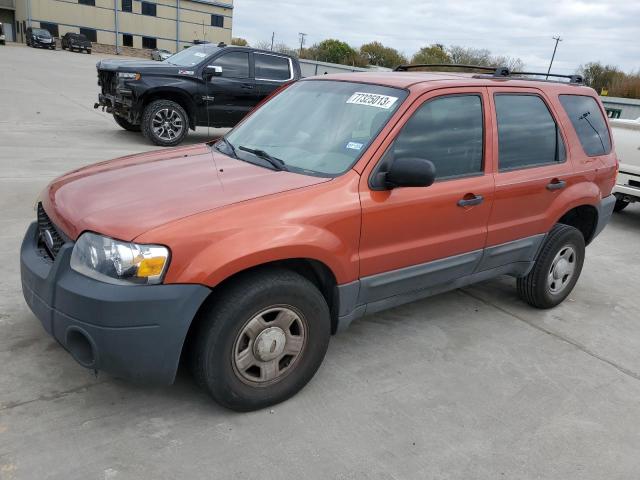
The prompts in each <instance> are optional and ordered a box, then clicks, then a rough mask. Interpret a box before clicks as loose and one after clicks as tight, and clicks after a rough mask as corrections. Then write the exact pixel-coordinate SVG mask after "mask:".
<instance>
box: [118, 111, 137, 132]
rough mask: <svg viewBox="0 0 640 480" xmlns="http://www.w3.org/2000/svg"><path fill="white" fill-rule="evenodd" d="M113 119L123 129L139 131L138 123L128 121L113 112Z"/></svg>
mask: <svg viewBox="0 0 640 480" xmlns="http://www.w3.org/2000/svg"><path fill="white" fill-rule="evenodd" d="M113 119H114V120H115V121H116V123H117V124H118V125H120V126H121V127H122V128H124V129H125V130H128V131H130V132H139V131H140V125H135V124H133V123H131V122H129V121H128V120H127V119H125V118H123V117H121V116H120V115H116V114H115V113H114V114H113Z"/></svg>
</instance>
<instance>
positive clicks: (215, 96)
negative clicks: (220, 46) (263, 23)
mask: <svg viewBox="0 0 640 480" xmlns="http://www.w3.org/2000/svg"><path fill="white" fill-rule="evenodd" d="M250 60H251V56H250V54H249V52H243V51H238V52H228V53H224V54H222V55H221V56H219V57H217V58H215V59H214V60H212V61H211V63H210V65H215V66H218V67H221V68H222V75H220V76H209V77H208V78H207V79H206V80H207V81H206V95H205V96H204V103H205V109H206V111H205V116H206V121H207V124H208V125H209V126H210V127H233V126H234V125H235V124H236V123H238V122H239V121H240V120H242V118H243V117H244V116H245V115H246V114H247V113H249V111H250V110H251V109H252V108H253V107H254V106H255V105H256V104H257V103H258V102H259V101H260V94H259V92H258V89H257V88H256V84H255V79H254V78H253V69H252V68H251V62H250ZM205 72H206V70H205Z"/></svg>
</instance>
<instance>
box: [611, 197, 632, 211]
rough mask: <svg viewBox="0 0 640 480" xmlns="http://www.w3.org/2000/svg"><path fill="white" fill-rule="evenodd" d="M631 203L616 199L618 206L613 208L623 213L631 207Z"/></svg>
mask: <svg viewBox="0 0 640 480" xmlns="http://www.w3.org/2000/svg"><path fill="white" fill-rule="evenodd" d="M629 203H630V202H627V201H626V200H622V199H621V198H616V204H615V205H614V207H613V211H614V212H621V211H622V210H624V209H625V208H627V207H628V206H629Z"/></svg>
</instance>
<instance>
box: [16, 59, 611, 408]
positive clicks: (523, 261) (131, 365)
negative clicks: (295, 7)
mask: <svg viewBox="0 0 640 480" xmlns="http://www.w3.org/2000/svg"><path fill="white" fill-rule="evenodd" d="M182 53H183V54H177V55H176V57H178V60H177V61H178V62H180V63H182V64H183V65H181V66H180V67H178V68H181V69H190V70H189V71H190V73H183V74H178V75H186V77H187V78H190V79H191V78H194V79H195V78H198V80H197V82H196V81H194V82H193V85H194V87H193V90H190V89H191V87H189V88H185V89H184V90H185V93H186V94H187V92H191V91H193V93H192V95H212V96H215V97H216V98H217V97H219V96H221V95H230V93H229V92H232V91H234V90H232V88H233V89H235V85H236V82H238V88H240V87H242V85H243V84H245V83H246V84H247V85H250V86H251V87H252V88H253V89H259V88H261V87H260V84H259V83H253V82H248V78H249V77H251V78H252V77H253V69H254V68H255V69H256V70H258V71H259V73H256V74H255V77H260V78H264V77H268V76H269V75H271V74H272V73H273V76H275V75H276V74H277V76H278V77H283V76H284V74H285V72H286V69H284V68H283V69H281V68H280V67H281V65H284V64H281V62H280V61H279V60H280V59H287V57H281V56H277V57H275V59H276V60H278V62H275V61H274V62H272V63H267V64H266V65H268V66H269V67H273V69H270V68H267V67H266V66H265V64H264V63H262V59H256V60H255V67H254V66H253V64H252V63H250V61H249V59H248V57H251V56H253V57H261V56H266V55H265V54H264V53H263V52H260V51H255V50H249V49H243V48H233V49H231V48H229V49H227V48H222V49H219V50H197V49H190V50H189V51H185V52H182ZM198 53H201V54H202V55H203V56H200V55H196V54H198ZM269 59H271V57H269ZM190 62H193V63H191V64H190ZM455 67H456V68H460V67H459V66H455ZM156 68H157V69H159V70H154V69H151V68H149V69H146V68H145V66H144V65H143V64H136V65H134V66H133V67H118V68H113V69H109V70H106V71H107V72H108V73H109V74H110V75H112V76H111V77H108V80H109V81H110V82H113V83H114V84H115V85H116V86H117V88H118V89H119V90H121V89H127V88H128V89H132V90H133V89H134V85H136V82H146V83H145V86H144V87H143V88H141V89H140V92H141V93H144V92H145V91H146V89H147V88H149V87H150V86H151V85H153V84H154V82H155V80H156V79H158V80H159V82H158V83H159V84H160V85H162V84H163V82H165V81H166V79H168V78H174V80H173V81H172V84H174V85H175V84H176V81H175V78H179V77H176V76H175V74H174V73H173V72H174V70H173V68H174V67H172V66H171V65H164V63H163V64H160V66H158V67H156ZM209 68H211V69H212V70H213V71H214V72H216V71H217V69H220V68H221V70H222V73H225V72H227V73H233V75H230V76H226V77H225V76H223V77H214V78H213V82H214V83H215V82H217V81H219V80H222V81H221V82H220V83H221V84H220V85H216V87H214V88H216V89H217V90H215V93H214V92H211V91H207V90H206V86H207V82H206V81H205V79H206V78H207V77H202V76H201V75H202V74H203V72H205V71H207V69H209ZM405 68H406V69H408V67H405ZM486 68H489V67H486ZM99 69H100V71H101V75H104V72H105V70H104V69H101V68H100V67H99ZM247 70H249V72H250V73H247ZM154 72H158V73H154ZM505 72H506V73H505ZM291 73H293V72H288V73H287V74H291ZM116 74H126V76H125V77H124V78H127V79H128V80H127V81H126V82H119V81H118V78H117V77H116ZM542 75H544V74H542ZM136 76H140V78H136ZM497 78H498V80H497ZM279 79H280V78H279ZM282 79H283V78H282ZM106 80H107V78H105V77H104V76H101V84H102V85H106ZM103 95H104V94H103ZM109 95H111V94H109ZM165 95H166V93H165V94H162V96H160V97H159V98H158V99H151V100H149V101H148V102H147V104H146V105H147V106H146V107H145V108H144V110H145V112H146V113H145V114H144V115H145V116H148V115H150V116H151V119H152V120H153V122H154V123H152V124H151V125H152V127H153V128H156V123H155V121H156V116H158V115H161V117H159V118H160V119H159V123H158V124H157V125H158V128H159V127H161V126H162V127H165V126H164V124H163V122H171V119H170V118H171V117H169V118H167V115H169V113H168V112H171V111H173V112H176V111H179V110H178V108H180V109H183V107H181V106H179V103H178V102H177V101H176V100H177V99H179V98H180V97H171V98H173V100H169V99H168V98H169V97H166V96H165ZM137 101H138V99H137V98H136V100H134V101H133V102H131V104H133V103H135V102H137ZM251 101H253V100H251ZM156 102H157V104H156ZM143 103H144V102H143ZM231 105H233V106H236V105H238V103H237V100H234V102H233V103H232V104H231ZM194 108H195V103H194ZM223 108H228V107H226V106H223ZM183 111H184V109H183ZM585 111H589V112H591V113H590V117H589V119H588V122H587V121H586V120H585V115H584V112H585ZM213 113H217V110H213ZM193 114H194V115H198V114H197V112H194V113H193ZM185 115H186V114H185ZM239 116H240V115H239ZM186 118H187V117H186V116H183V117H181V119H186ZM185 126H186V125H185ZM617 166H618V163H617V160H616V154H615V152H614V151H613V148H612V145H611V138H610V131H609V127H608V123H607V121H606V118H605V113H604V108H603V107H602V104H601V103H600V100H599V98H598V96H597V94H596V92H595V91H594V90H593V89H591V88H587V87H585V86H583V85H581V84H580V83H579V82H578V81H577V80H576V81H572V83H571V84H567V83H559V82H551V81H533V80H528V79H522V78H515V77H511V76H510V75H509V74H508V70H507V69H506V68H505V69H499V71H497V72H496V73H495V74H491V75H475V76H470V75H465V74H464V73H460V72H455V73H453V74H446V73H443V72H440V73H429V72H415V73H414V72H402V71H397V72H389V73H365V74H362V73H348V74H340V75H324V76H321V77H312V78H308V79H304V80H301V81H299V82H296V83H293V84H290V85H288V86H286V87H285V88H283V89H281V90H280V91H279V92H278V93H276V94H275V95H273V96H272V97H271V98H270V99H269V100H268V101H266V102H265V103H263V104H262V106H260V107H259V108H258V109H256V110H255V111H254V112H252V113H251V115H250V116H249V117H248V118H246V119H245V121H243V122H242V123H241V124H240V125H238V126H236V128H234V129H233V130H231V132H229V133H228V134H227V135H226V136H225V137H223V138H221V139H219V140H218V141H216V142H209V143H206V144H200V145H192V146H188V147H184V148H180V149H170V150H165V151H162V150H161V151H154V152H150V153H145V154H141V155H137V156H136V155H133V156H127V157H124V158H121V159H117V160H113V161H111V162H102V163H99V164H96V165H93V166H88V167H85V168H81V169H79V170H74V171H72V172H70V173H68V174H67V175H65V176H63V177H61V178H59V179H57V180H55V181H53V182H52V183H51V184H50V185H49V186H48V187H47V188H46V189H45V190H44V191H43V192H42V194H41V195H40V199H39V201H38V204H37V222H35V221H34V222H33V223H32V224H31V226H30V227H29V228H28V231H27V233H26V235H25V238H24V241H23V244H22V250H21V275H22V288H23V292H24V297H25V299H26V302H27V304H28V305H29V306H30V308H31V310H32V311H33V312H34V314H35V315H36V316H37V317H38V318H39V319H40V321H41V322H42V324H43V326H44V328H45V329H46V331H47V332H49V334H51V335H53V336H54V337H55V338H56V340H57V341H58V342H59V343H60V344H62V345H63V346H64V347H65V348H66V349H67V350H68V351H69V352H70V353H71V355H73V357H74V358H75V359H76V360H77V361H78V362H79V363H80V364H81V365H83V366H84V367H86V368H89V369H92V370H104V371H107V372H110V373H112V374H114V375H116V376H121V377H125V378H129V379H133V380H138V381H152V382H156V383H164V384H169V383H172V382H173V381H174V378H175V375H176V371H177V368H178V364H179V363H180V360H181V359H182V360H184V361H185V363H187V364H190V365H191V368H192V371H193V373H194V376H195V379H196V381H197V383H198V384H199V385H200V386H201V387H203V388H204V389H205V390H207V391H208V392H209V393H210V394H211V396H212V397H213V398H214V399H215V400H217V401H218V402H220V403H221V404H223V405H225V406H227V407H229V408H233V409H236V410H254V409H257V408H262V407H265V406H268V405H271V404H274V403H277V402H281V401H283V400H285V399H287V398H289V397H290V396H292V395H293V394H295V393H296V392H297V391H299V390H300V389H301V388H302V387H303V386H304V385H305V384H306V383H307V382H308V381H309V380H310V379H311V378H312V377H313V375H314V374H315V372H316V370H317V369H318V367H319V366H320V364H321V363H322V360H323V358H324V355H325V352H326V351H327V346H328V344H329V339H330V336H331V334H332V333H335V332H337V331H341V330H344V329H345V328H347V327H348V326H349V324H350V323H351V322H352V321H353V320H354V319H356V318H359V317H362V316H364V315H368V314H372V313H375V312H379V311H381V310H384V309H387V308H391V307H394V306H397V305H401V304H404V303H407V302H411V301H414V300H417V299H421V298H424V297H428V296H430V295H434V294H436V293H440V292H443V291H447V290H451V289H455V288H459V287H463V286H466V285H470V284H472V283H475V282H479V281H484V280H488V279H490V278H494V277H497V276H501V275H510V276H512V277H515V278H516V279H517V280H516V282H515V283H516V286H517V292H518V295H519V296H520V298H521V299H522V300H523V301H525V302H527V303H528V304H530V305H531V306H533V307H536V308H543V309H546V308H552V307H555V306H556V305H558V304H560V303H561V302H562V301H563V300H564V299H565V298H567V296H568V295H569V294H570V293H571V291H572V290H573V288H574V286H575V285H576V282H577V281H578V278H579V276H580V273H581V270H582V266H583V262H584V260H585V245H588V244H589V243H590V242H591V241H592V240H593V239H594V238H595V237H596V236H597V235H598V234H599V233H600V232H601V231H602V230H603V228H605V226H606V224H607V222H608V221H609V219H610V217H611V212H612V210H613V206H614V204H615V197H614V196H613V195H611V190H612V188H613V186H614V184H615V179H616V172H617ZM394 328H398V329H399V328H402V326H401V325H400V324H397V325H394ZM409 328H411V327H409ZM352 340H353V339H352ZM389 341H392V339H390V338H386V337H385V336H384V334H381V336H380V338H379V339H378V340H377V341H376V345H374V346H373V347H372V348H374V350H373V351H372V352H371V355H375V354H376V352H375V349H381V348H384V343H385V342H389ZM451 354H452V355H453V354H455V353H454V352H453V351H452V352H451ZM363 374H366V372H364V373H363ZM407 381H411V380H410V379H408V380H407Z"/></svg>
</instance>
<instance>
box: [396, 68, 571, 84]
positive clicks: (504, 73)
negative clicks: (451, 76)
mask: <svg viewBox="0 0 640 480" xmlns="http://www.w3.org/2000/svg"><path fill="white" fill-rule="evenodd" d="M427 67H428V68H433V67H437V68H464V69H468V70H484V71H487V72H493V75H492V76H493V77H499V78H506V77H513V76H521V75H538V76H543V75H544V77H545V78H544V80H546V81H555V80H548V78H549V77H553V78H568V79H569V83H575V84H582V83H584V79H583V77H582V75H560V74H557V73H539V72H512V71H511V70H509V68H508V67H487V66H483V65H458V64H455V63H415V64H411V65H399V66H397V67H396V68H395V69H394V71H395V72H408V71H409V70H415V69H418V68H427ZM523 80H529V79H523ZM530 80H537V81H542V79H530Z"/></svg>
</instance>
